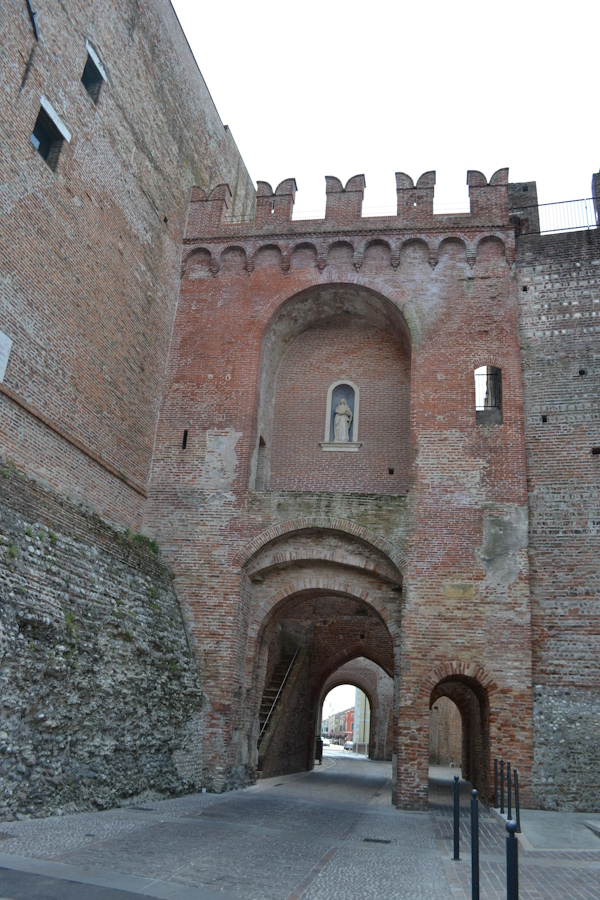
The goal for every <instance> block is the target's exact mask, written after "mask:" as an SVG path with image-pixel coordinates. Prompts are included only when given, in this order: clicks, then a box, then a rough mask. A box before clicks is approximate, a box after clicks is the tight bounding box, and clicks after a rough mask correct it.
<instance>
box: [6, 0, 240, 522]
mask: <svg viewBox="0 0 600 900" xmlns="http://www.w3.org/2000/svg"><path fill="white" fill-rule="evenodd" d="M37 23H38V28H39V36H40V40H39V42H36V41H35V38H34V35H33V30H32V27H31V22H30V20H29V16H28V13H27V7H26V5H24V4H23V3H20V2H17V0H8V5H7V6H6V8H5V15H4V16H3V28H2V40H3V53H2V59H1V60H0V82H1V83H2V96H3V98H4V102H3V103H2V106H1V108H0V127H1V131H2V135H3V140H2V142H1V145H0V170H1V171H2V182H3V188H2V190H3V208H4V213H5V215H6V216H7V217H8V219H7V221H9V222H10V227H6V228H3V229H2V233H1V234H0V267H1V269H2V273H3V278H2V282H1V284H0V310H1V319H2V321H1V323H0V328H1V329H2V330H3V331H4V332H5V333H6V334H8V335H9V337H10V338H11V339H12V341H13V347H12V352H11V356H10V359H9V363H8V368H7V371H6V376H5V380H4V384H5V385H6V387H7V388H8V390H9V391H11V392H12V393H11V394H10V396H11V397H12V398H13V399H10V400H6V402H5V405H6V406H7V407H10V413H9V415H10V418H9V420H7V419H6V418H5V417H2V423H4V424H1V423H0V447H1V448H2V449H3V452H4V453H5V454H6V455H7V456H10V457H12V458H13V459H14V460H15V462H16V463H17V465H19V466H20V467H21V468H23V469H24V470H26V471H27V472H29V473H30V474H32V475H34V476H36V477H39V478H41V479H43V480H44V481H46V482H49V483H51V484H52V485H54V486H55V487H57V488H58V489H59V490H60V491H61V492H62V493H65V494H67V495H70V496H72V497H76V498H77V499H78V500H82V499H83V500H84V501H85V502H86V503H89V504H91V505H92V506H93V507H95V508H96V509H97V511H99V512H100V513H101V514H102V515H104V516H106V517H108V518H110V519H113V520H114V521H117V522H120V523H125V524H129V525H134V526H137V527H139V523H140V520H141V509H142V505H143V502H144V492H145V488H146V484H147V480H148V476H149V471H150V462H151V456H152V449H153V442H154V431H155V425H156V418H157V414H158V409H159V404H160V397H161V394H162V385H163V376H164V371H165V365H166V360H167V355H168V350H169V341H170V335H171V329H172V324H173V316H174V312H175V306H176V302H177V291H178V280H179V265H180V258H181V239H182V235H183V231H184V228H185V222H186V219H187V212H188V200H189V193H190V189H191V186H192V184H194V183H195V184H199V185H203V186H205V187H206V188H211V187H213V186H214V183H215V180H216V181H225V180H227V181H229V182H230V184H231V185H232V190H233V192H234V194H235V195H236V196H235V198H234V200H232V202H231V205H232V208H233V209H235V210H236V211H238V212H241V211H242V210H243V209H244V208H247V209H250V210H251V209H252V206H253V200H254V198H253V189H252V184H251V182H250V179H249V177H248V174H247V172H246V171H245V169H244V166H243V163H242V161H241V159H240V156H239V154H238V151H237V148H236V147H235V143H234V142H233V140H232V138H231V135H230V134H229V132H227V131H226V130H225V129H224V128H223V125H222V123H221V121H220V119H219V116H218V113H217V111H216V109H215V107H214V104H213V102H212V99H211V97H210V95H209V93H208V90H207V89H206V86H205V84H204V81H203V79H202V76H201V74H200V72H199V71H198V69H197V66H196V63H195V60H194V58H193V56H192V54H191V52H190V50H189V47H188V45H187V42H186V40H185V37H184V35H183V33H182V31H181V28H180V26H179V23H178V21H177V18H176V16H175V13H174V11H173V8H172V7H171V5H170V3H169V2H168V0H151V2H149V3H144V4H142V5H135V4H115V3H103V4H101V5H100V6H98V7H97V8H95V9H94V12H93V14H92V12H91V7H90V4H89V3H86V2H81V0H68V2H67V3H66V4H64V3H62V4H61V3H59V2H56V0H49V2H48V3H45V4H44V8H43V10H42V9H40V10H38V15H37ZM86 38H87V39H89V40H90V42H91V44H92V45H93V46H94V48H95V50H96V51H97V53H98V54H99V56H100V59H101V61H102V64H103V66H104V68H105V70H106V73H107V79H108V80H107V82H106V83H105V84H104V85H103V86H102V88H101V91H100V97H99V101H98V104H97V105H95V104H94V102H93V101H92V99H91V98H90V97H89V96H88V94H87V92H86V90H85V88H84V87H83V85H82V83H81V75H82V72H83V68H84V65H85V62H86V57H87V50H86V45H85V41H86ZM42 95H44V96H45V97H46V98H47V99H48V100H49V101H50V103H51V104H52V105H53V107H54V108H55V110H56V112H57V113H58V115H59V116H60V117H61V118H62V120H63V122H64V124H65V126H66V127H67V128H68V130H69V131H70V132H71V135H72V137H71V141H70V143H66V142H65V143H64V144H63V148H62V150H61V153H60V157H59V160H58V165H57V168H56V171H55V172H52V171H51V169H50V168H49V167H48V165H47V164H46V163H45V162H44V160H43V159H42V158H41V157H40V155H39V154H38V153H37V151H36V150H35V149H34V148H33V146H32V145H31V143H30V140H29V138H30V135H31V132H32V130H33V127H34V123H35V121H36V117H37V115H38V111H39V109H40V97H41V96H42ZM4 399H5V398H3V400H4ZM46 421H49V422H50V424H51V425H52V426H53V427H54V428H55V429H58V431H59V432H60V435H57V434H56V432H53V431H51V430H49V429H48V427H47V425H46V424H44V422H46ZM16 435H18V439H15V436H16ZM102 463H104V464H105V465H102ZM123 479H124V480H125V481H127V482H128V483H129V484H130V485H133V488H134V489H133V490H129V489H126V488H123ZM120 493H122V495H123V496H122V497H121V498H120V497H119V494H120Z"/></svg>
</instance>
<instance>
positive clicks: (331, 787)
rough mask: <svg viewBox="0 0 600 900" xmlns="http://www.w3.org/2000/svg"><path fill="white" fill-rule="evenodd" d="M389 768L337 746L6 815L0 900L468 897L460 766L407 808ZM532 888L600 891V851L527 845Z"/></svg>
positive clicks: (499, 864) (488, 828)
mask: <svg viewBox="0 0 600 900" xmlns="http://www.w3.org/2000/svg"><path fill="white" fill-rule="evenodd" d="M390 770H391V766H390V764H389V763H377V762H372V761H369V760H359V759H350V758H341V759H338V758H336V759H331V758H329V759H325V760H324V764H323V766H322V767H317V768H316V769H315V771H314V772H311V773H302V774H300V775H293V776H287V777H284V778H279V779H277V778H275V779H268V780H267V781H264V782H261V783H259V784H258V785H256V786H254V787H252V788H248V789H246V790H243V791H235V792H232V793H229V794H220V795H214V794H199V795H194V796H189V797H183V798H179V799H175V800H165V801H160V802H153V803H147V804H144V805H140V806H137V807H134V806H131V807H127V808H124V809H118V810H111V811H108V812H101V813H83V814H79V815H74V816H64V817H52V818H49V819H37V820H26V821H20V822H6V823H4V824H2V823H0V900H2V898H5V897H8V898H11V900H33V898H40V900H42V898H43V900H54V898H56V900H80V898H81V900H95V898H97V900H129V898H130V897H133V896H134V895H137V896H140V895H141V896H151V897H160V898H164V900H170V898H172V900H217V898H219V900H242V898H244V900H300V898H302V900H330V898H338V897H340V896H341V897H344V900H369V898H373V900H375V898H377V900H383V898H385V900H395V898H406V900H450V898H465V900H467V898H470V896H471V891H470V858H469V856H468V855H467V854H466V853H463V854H462V855H463V859H462V860H461V861H460V862H453V861H452V860H451V859H450V856H451V852H452V832H451V828H452V817H451V799H452V794H451V783H450V781H449V780H448V777H446V779H445V780H443V779H433V780H432V785H431V810H430V812H429V813H415V812H413V813H409V812H399V811H397V810H395V809H394V808H393V807H392V805H391V803H390V774H391V771H390ZM468 791H469V785H468V784H466V783H463V795H464V796H463V803H464V815H463V818H462V821H461V836H462V847H463V848H464V850H467V849H468V848H469V841H470V837H469V832H468V815H467V812H468V802H469V793H468ZM480 815H481V885H482V890H481V898H482V900H495V898H500V897H502V898H503V900H504V898H505V897H506V888H505V880H504V853H505V851H504V830H503V827H502V825H501V824H500V823H498V821H497V820H496V819H494V818H493V817H492V816H490V815H488V814H487V813H486V812H485V811H483V810H482V811H481V814H480ZM599 847H600V840H599ZM521 887H522V889H521V898H522V900H529V898H536V900H543V898H547V900H566V898H569V900H571V898H573V900H580V898H586V900H588V898H589V900H592V898H594V900H598V898H599V897H600V851H595V850H591V851H586V852H582V851H576V850H572V851H569V852H562V851H530V850H524V849H523V848H521Z"/></svg>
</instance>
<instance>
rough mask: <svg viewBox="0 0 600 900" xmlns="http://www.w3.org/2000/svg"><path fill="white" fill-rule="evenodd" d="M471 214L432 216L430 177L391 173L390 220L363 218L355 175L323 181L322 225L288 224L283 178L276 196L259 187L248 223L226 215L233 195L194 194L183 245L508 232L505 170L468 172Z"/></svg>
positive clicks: (292, 193)
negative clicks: (286, 236)
mask: <svg viewBox="0 0 600 900" xmlns="http://www.w3.org/2000/svg"><path fill="white" fill-rule="evenodd" d="M467 184H468V185H469V198H470V204H471V209H470V213H451V214H435V213H434V211H433V200H434V192H435V172H434V171H430V172H424V173H423V174H422V175H421V176H420V178H418V179H417V182H416V184H415V182H414V181H413V179H412V177H411V176H410V175H407V174H406V173H405V172H396V198H397V209H396V215H395V216H363V209H362V206H363V198H364V193H365V187H366V182H365V176H364V175H354V176H353V177H352V178H350V179H348V181H347V182H346V185H345V186H344V185H343V184H342V182H341V181H340V179H339V178H336V177H335V176H333V175H327V176H326V177H325V193H326V206H325V217H324V218H322V219H293V211H294V203H295V200H296V191H297V189H298V188H297V185H296V180H295V179H294V178H286V179H285V180H284V181H282V182H281V183H280V184H279V185H277V187H276V188H275V190H273V188H272V187H271V185H270V184H269V183H268V182H267V181H259V182H258V183H257V190H256V210H255V214H254V218H252V219H237V218H235V217H233V216H232V215H231V200H232V194H231V190H230V188H229V186H228V185H227V184H220V185H217V187H215V188H213V190H212V191H211V192H210V194H207V193H206V192H205V191H204V190H202V189H201V188H193V190H192V196H191V201H190V214H189V218H188V225H187V229H186V235H185V237H186V239H187V240H196V239H198V238H209V237H214V236H217V235H219V236H221V235H223V236H225V235H232V234H240V235H247V234H253V233H256V232H259V233H263V234H264V233H271V234H280V233H282V232H285V233H293V234H307V233H314V232H328V231H344V230H356V229H357V228H358V229H360V230H361V231H363V230H368V231H382V230H384V231H389V230H395V231H396V230H400V231H407V230H408V231H414V230H419V231H448V230H452V229H456V228H460V229H464V228H467V229H468V228H508V227H510V222H509V191H508V169H499V170H498V171H497V172H495V173H494V174H493V175H492V177H491V178H490V180H489V182H488V180H487V179H486V177H485V175H483V174H482V173H481V172H478V171H476V170H469V171H468V172H467Z"/></svg>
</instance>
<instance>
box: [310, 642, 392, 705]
mask: <svg viewBox="0 0 600 900" xmlns="http://www.w3.org/2000/svg"><path fill="white" fill-rule="evenodd" d="M361 656H364V658H365V659H368V660H370V661H371V662H373V663H375V665H376V666H379V667H380V668H381V669H383V671H384V672H385V674H386V675H389V676H390V678H393V677H394V659H393V651H392V658H391V659H390V660H386V659H385V654H384V653H381V654H377V653H372V652H371V653H370V654H369V650H368V649H366V648H365V647H364V645H363V644H362V643H357V644H354V645H353V646H352V647H345V648H344V649H343V650H338V652H337V653H335V654H334V655H333V656H332V657H331V658H330V660H329V665H328V666H327V669H326V672H325V674H324V676H323V684H326V683H327V681H328V679H329V678H331V676H332V675H335V673H336V672H337V670H338V669H341V667H342V666H345V665H346V663H349V662H352V661H353V660H355V659H358V658H359V657H361ZM388 663H390V666H389V668H388ZM351 682H352V679H350V680H348V679H347V678H346V679H345V680H340V682H339V684H349V683H351ZM371 690H372V688H371ZM365 693H367V692H366V691H365Z"/></svg>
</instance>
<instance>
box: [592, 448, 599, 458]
mask: <svg viewBox="0 0 600 900" xmlns="http://www.w3.org/2000/svg"><path fill="white" fill-rule="evenodd" d="M592 456H600V447H592Z"/></svg>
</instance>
